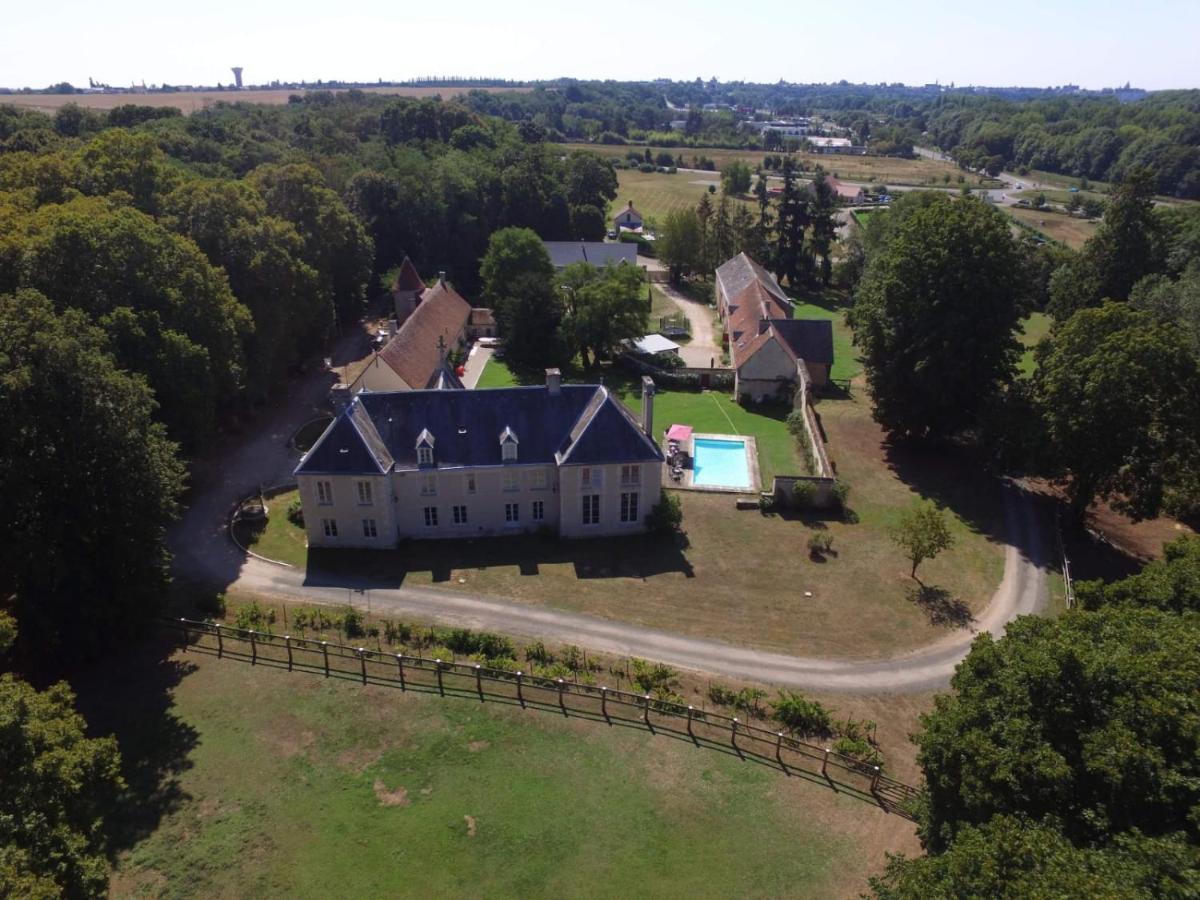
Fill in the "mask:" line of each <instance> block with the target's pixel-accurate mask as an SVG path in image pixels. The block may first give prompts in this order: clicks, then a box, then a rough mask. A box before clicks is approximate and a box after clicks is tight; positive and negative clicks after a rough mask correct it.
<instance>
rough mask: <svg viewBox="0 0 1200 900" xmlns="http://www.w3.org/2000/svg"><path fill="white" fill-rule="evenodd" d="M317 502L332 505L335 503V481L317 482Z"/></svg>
mask: <svg viewBox="0 0 1200 900" xmlns="http://www.w3.org/2000/svg"><path fill="white" fill-rule="evenodd" d="M317 502H318V503H320V504H321V505H322V506H331V505H332V504H333V482H332V481H318V482H317Z"/></svg>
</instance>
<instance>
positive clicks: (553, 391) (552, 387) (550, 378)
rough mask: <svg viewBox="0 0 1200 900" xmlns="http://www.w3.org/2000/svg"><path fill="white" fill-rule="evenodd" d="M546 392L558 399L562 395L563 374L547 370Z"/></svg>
mask: <svg viewBox="0 0 1200 900" xmlns="http://www.w3.org/2000/svg"><path fill="white" fill-rule="evenodd" d="M546 391H547V392H548V393H549V394H550V396H551V397H557V396H558V395H559V394H561V393H562V372H560V371H559V370H558V369H547V370H546Z"/></svg>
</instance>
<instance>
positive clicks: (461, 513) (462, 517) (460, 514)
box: [453, 506, 467, 525]
mask: <svg viewBox="0 0 1200 900" xmlns="http://www.w3.org/2000/svg"><path fill="white" fill-rule="evenodd" d="M453 512H454V524H455V525H466V524H467V508H466V507H465V506H455V507H453Z"/></svg>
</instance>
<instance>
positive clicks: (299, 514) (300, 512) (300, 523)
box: [287, 497, 304, 528]
mask: <svg viewBox="0 0 1200 900" xmlns="http://www.w3.org/2000/svg"><path fill="white" fill-rule="evenodd" d="M287 518H288V521H289V522H291V523H292V524H293V525H295V526H296V527H297V528H303V527H304V506H303V505H302V504H301V503H300V498H299V497H295V498H293V500H292V502H291V503H289V504H288V508H287Z"/></svg>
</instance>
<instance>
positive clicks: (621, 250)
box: [542, 241, 637, 270]
mask: <svg viewBox="0 0 1200 900" xmlns="http://www.w3.org/2000/svg"><path fill="white" fill-rule="evenodd" d="M542 243H543V244H544V245H545V247H546V252H547V253H549V254H550V262H551V264H552V265H553V266H554V268H555V269H556V270H560V269H565V268H566V267H567V266H569V265H571V264H572V263H579V262H585V263H588V264H589V265H592V266H595V267H596V268H597V269H603V268H604V267H605V266H607V265H608V264H609V263H612V264H613V265H617V264H619V263H629V264H630V265H631V266H636V265H637V246H636V245H635V244H606V243H604V242H603V241H542Z"/></svg>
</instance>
